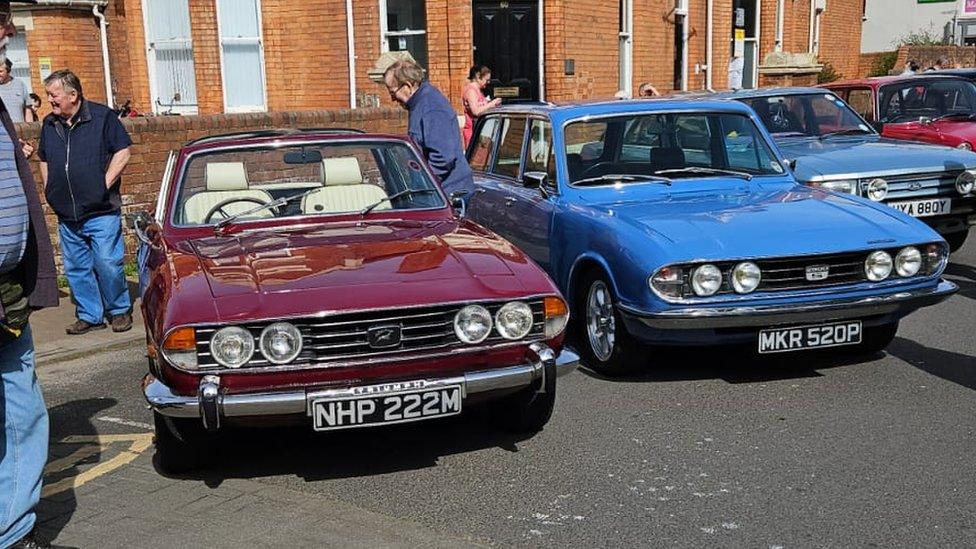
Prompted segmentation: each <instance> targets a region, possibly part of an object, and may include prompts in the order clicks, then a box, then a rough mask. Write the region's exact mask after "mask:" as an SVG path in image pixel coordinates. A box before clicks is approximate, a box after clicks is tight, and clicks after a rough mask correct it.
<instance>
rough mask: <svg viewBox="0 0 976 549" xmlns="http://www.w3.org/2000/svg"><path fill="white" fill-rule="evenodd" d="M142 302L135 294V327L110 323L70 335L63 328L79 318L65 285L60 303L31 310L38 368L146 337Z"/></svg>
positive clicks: (133, 322)
mask: <svg viewBox="0 0 976 549" xmlns="http://www.w3.org/2000/svg"><path fill="white" fill-rule="evenodd" d="M130 282H132V281H130ZM131 287H132V284H130V288H131ZM139 305H140V304H139V302H138V300H136V299H135V298H133V310H132V329H131V330H129V331H128V332H121V333H115V332H113V331H112V328H111V326H108V327H106V328H105V329H104V330H96V331H92V332H88V333H87V334H82V335H68V334H67V333H65V331H64V329H65V328H66V327H67V326H68V325H69V324H72V323H73V322H75V320H76V317H75V305H74V303H73V302H72V300H71V294H70V292H69V291H68V290H67V289H66V288H62V289H61V302H60V304H59V305H58V306H57V307H50V308H47V309H41V310H40V311H36V312H34V313H33V314H31V318H30V323H31V332H32V333H33V334H34V355H35V359H36V362H37V367H38V369H43V368H44V367H45V366H49V365H52V364H56V363H59V362H65V361H68V360H73V359H76V358H80V357H84V356H90V355H94V354H97V353H101V352H104V351H111V350H116V349H122V348H125V347H128V346H131V345H132V344H134V343H136V342H140V341H145V339H146V331H145V328H144V327H143V323H142V311H141V310H140V308H139Z"/></svg>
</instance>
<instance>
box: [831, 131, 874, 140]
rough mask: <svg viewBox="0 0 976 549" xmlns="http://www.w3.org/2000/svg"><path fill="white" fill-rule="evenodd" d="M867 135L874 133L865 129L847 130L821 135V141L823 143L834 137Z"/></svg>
mask: <svg viewBox="0 0 976 549" xmlns="http://www.w3.org/2000/svg"><path fill="white" fill-rule="evenodd" d="M865 133H873V132H872V131H871V130H865V129H864V128H845V129H843V130H837V131H834V132H827V133H824V134H820V140H821V141H823V140H824V138H825V137H832V136H835V135H860V134H865Z"/></svg>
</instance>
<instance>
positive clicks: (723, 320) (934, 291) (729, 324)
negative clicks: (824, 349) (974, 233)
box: [618, 280, 959, 330]
mask: <svg viewBox="0 0 976 549" xmlns="http://www.w3.org/2000/svg"><path fill="white" fill-rule="evenodd" d="M958 289H959V287H958V286H956V285H955V284H953V283H952V282H949V281H947V280H940V281H939V284H938V286H936V287H934V288H925V289H922V290H912V291H906V292H898V293H895V294H890V295H886V296H880V297H865V298H856V299H842V300H827V301H819V302H816V303H810V304H788V305H766V306H762V305H758V306H753V307H749V306H738V307H694V308H693V307H688V308H680V309H673V310H670V311H663V312H657V313H647V312H644V311H639V310H636V309H633V308H630V307H626V306H624V305H618V308H619V309H620V310H621V311H622V312H624V313H626V314H629V315H630V316H632V317H633V318H634V319H635V320H638V321H640V322H642V323H643V324H645V325H646V326H648V327H650V328H655V329H662V330H696V329H711V328H746V327H755V326H769V325H782V324H794V323H795V324H801V323H806V322H817V321H821V320H843V319H847V318H861V317H865V316H874V315H881V314H890V313H896V312H902V311H903V312H905V313H906V314H907V313H908V312H911V311H913V310H915V309H917V308H920V307H925V306H928V305H935V304H936V303H939V302H941V301H943V300H944V299H946V298H948V297H949V296H951V295H952V294H954V293H955V292H956V291H957V290H958Z"/></svg>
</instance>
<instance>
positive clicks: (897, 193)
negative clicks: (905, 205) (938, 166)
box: [861, 170, 962, 202]
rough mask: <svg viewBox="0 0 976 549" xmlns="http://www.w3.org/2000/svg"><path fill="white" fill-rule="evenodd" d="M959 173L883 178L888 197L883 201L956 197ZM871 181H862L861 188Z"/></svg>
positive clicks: (956, 171) (960, 171) (957, 171)
mask: <svg viewBox="0 0 976 549" xmlns="http://www.w3.org/2000/svg"><path fill="white" fill-rule="evenodd" d="M960 173H962V170H955V171H951V172H935V173H917V174H909V175H898V176H891V177H884V178H882V179H884V180H885V181H887V182H888V196H887V198H885V200H884V201H885V202H893V201H900V200H914V199H921V198H935V197H938V196H943V197H948V198H954V197H958V196H959V193H958V192H956V177H958V176H959V174H960ZM871 179H873V178H868V179H862V180H861V184H862V187H863V186H865V185H867V183H868V182H869V181H870V180H871Z"/></svg>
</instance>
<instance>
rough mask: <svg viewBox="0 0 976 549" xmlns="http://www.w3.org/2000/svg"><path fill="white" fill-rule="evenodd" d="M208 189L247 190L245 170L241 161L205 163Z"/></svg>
mask: <svg viewBox="0 0 976 549" xmlns="http://www.w3.org/2000/svg"><path fill="white" fill-rule="evenodd" d="M207 190H208V191H243V190H247V170H245V169H244V163H243V162H211V163H209V164H207Z"/></svg>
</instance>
